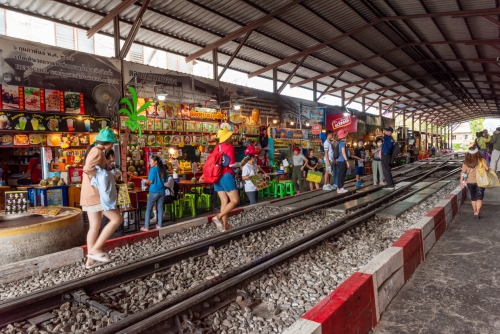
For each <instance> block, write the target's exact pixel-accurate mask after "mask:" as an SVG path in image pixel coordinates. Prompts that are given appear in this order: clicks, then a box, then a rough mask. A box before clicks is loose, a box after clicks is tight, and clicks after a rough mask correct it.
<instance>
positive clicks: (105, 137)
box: [95, 127, 118, 144]
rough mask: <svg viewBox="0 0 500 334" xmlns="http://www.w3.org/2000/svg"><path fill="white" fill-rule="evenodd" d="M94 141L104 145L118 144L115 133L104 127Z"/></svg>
mask: <svg viewBox="0 0 500 334" xmlns="http://www.w3.org/2000/svg"><path fill="white" fill-rule="evenodd" d="M95 140H96V141H100V142H105V143H113V144H115V143H118V140H117V139H116V135H115V133H114V132H113V130H111V129H110V128H109V127H106V128H104V129H102V130H101V131H99V134H98V135H97V137H96V139H95Z"/></svg>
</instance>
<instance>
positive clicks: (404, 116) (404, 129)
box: [401, 110, 406, 141]
mask: <svg viewBox="0 0 500 334" xmlns="http://www.w3.org/2000/svg"><path fill="white" fill-rule="evenodd" d="M401 131H402V134H401V137H402V139H403V141H405V140H406V133H405V132H406V110H403V130H401Z"/></svg>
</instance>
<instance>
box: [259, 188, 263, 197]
mask: <svg viewBox="0 0 500 334" xmlns="http://www.w3.org/2000/svg"><path fill="white" fill-rule="evenodd" d="M259 197H264V189H261V190H259Z"/></svg>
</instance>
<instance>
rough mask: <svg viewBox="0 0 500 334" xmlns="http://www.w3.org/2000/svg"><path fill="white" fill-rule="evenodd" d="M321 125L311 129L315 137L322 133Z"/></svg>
mask: <svg viewBox="0 0 500 334" xmlns="http://www.w3.org/2000/svg"><path fill="white" fill-rule="evenodd" d="M321 130H322V128H321V125H320V124H313V126H312V127H311V132H312V134H313V135H319V134H320V133H321Z"/></svg>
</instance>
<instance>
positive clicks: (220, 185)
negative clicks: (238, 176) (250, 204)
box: [214, 173, 238, 193]
mask: <svg viewBox="0 0 500 334" xmlns="http://www.w3.org/2000/svg"><path fill="white" fill-rule="evenodd" d="M237 189H238V188H236V181H235V180H234V175H233V174H231V173H226V174H222V177H221V178H220V180H219V181H218V182H216V183H215V184H214V190H215V191H217V192H219V191H225V192H227V193H228V192H230V191H233V190H237Z"/></svg>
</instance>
